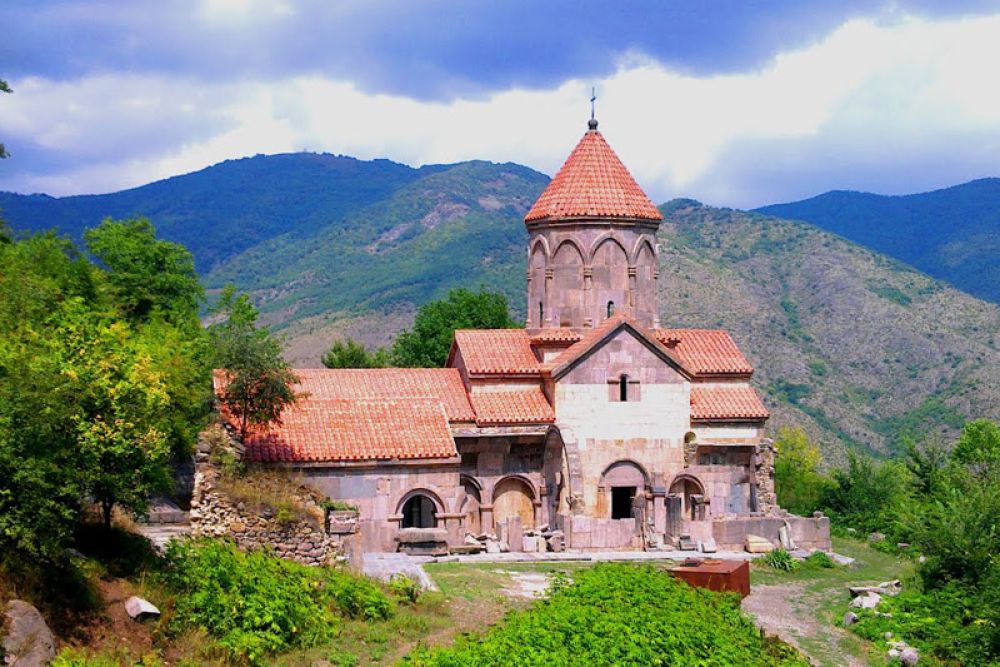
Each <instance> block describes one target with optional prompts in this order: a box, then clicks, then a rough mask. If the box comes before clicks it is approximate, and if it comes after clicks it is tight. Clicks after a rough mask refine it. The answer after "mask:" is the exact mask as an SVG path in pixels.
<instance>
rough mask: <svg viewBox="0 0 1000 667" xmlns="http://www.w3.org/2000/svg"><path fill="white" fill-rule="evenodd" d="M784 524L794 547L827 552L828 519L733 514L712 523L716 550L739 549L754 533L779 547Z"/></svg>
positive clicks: (829, 545) (828, 536)
mask: <svg viewBox="0 0 1000 667" xmlns="http://www.w3.org/2000/svg"><path fill="white" fill-rule="evenodd" d="M786 523H787V524H788V528H789V530H788V533H789V535H790V536H791V538H792V542H794V544H795V548H797V549H807V550H809V549H820V550H822V551H830V549H831V548H832V545H831V544H830V519H828V518H827V517H802V516H795V515H794V514H789V515H787V516H781V517H779V516H761V517H734V518H727V519H725V520H718V521H714V522H712V533H713V537H714V538H715V543H716V544H717V545H718V548H719V549H725V550H735V551H742V550H743V546H744V544H745V543H746V537H747V535H758V536H760V537H763V538H764V539H766V540H769V541H770V542H771V543H772V544H773V545H774V546H776V547H778V546H781V541H780V538H779V535H778V531H779V530H781V528H782V526H784V525H785V524H786Z"/></svg>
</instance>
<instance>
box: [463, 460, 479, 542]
mask: <svg viewBox="0 0 1000 667" xmlns="http://www.w3.org/2000/svg"><path fill="white" fill-rule="evenodd" d="M459 479H460V481H461V484H462V489H463V490H464V491H465V498H464V499H463V500H462V506H461V507H459V511H460V512H461V513H462V514H464V515H465V530H466V531H467V532H470V533H472V534H474V535H478V534H479V533H480V532H481V531H482V515H481V514H480V508H481V507H482V504H483V485H482V484H480V483H479V480H477V479H476V478H475V477H473V476H471V475H464V474H463V475H460V476H459Z"/></svg>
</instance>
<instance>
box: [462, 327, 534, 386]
mask: <svg viewBox="0 0 1000 667" xmlns="http://www.w3.org/2000/svg"><path fill="white" fill-rule="evenodd" d="M455 347H456V348H457V349H458V350H459V351H460V352H461V354H462V360H463V361H464V362H465V368H466V370H467V371H468V372H469V373H471V374H473V375H475V374H489V375H493V374H501V375H523V374H529V373H530V374H537V373H538V371H539V367H538V359H537V358H536V357H535V354H534V352H532V351H531V339H530V338H528V333H527V332H526V331H525V330H524V329H459V330H458V331H456V332H455ZM449 363H450V362H449Z"/></svg>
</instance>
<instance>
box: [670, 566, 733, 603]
mask: <svg viewBox="0 0 1000 667" xmlns="http://www.w3.org/2000/svg"><path fill="white" fill-rule="evenodd" d="M670 573H671V574H672V575H674V576H675V577H677V578H678V579H680V580H682V581H685V582H687V583H688V584H690V585H692V586H698V587H699V588H707V589H708V590H710V591H732V592H733V593H739V594H740V599H743V598H745V597H746V596H748V595H750V563H748V562H747V561H734V560H728V561H727V560H703V561H685V562H684V563H682V564H681V565H678V566H677V567H672V568H670Z"/></svg>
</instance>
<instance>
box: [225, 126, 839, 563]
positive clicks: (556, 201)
mask: <svg viewBox="0 0 1000 667" xmlns="http://www.w3.org/2000/svg"><path fill="white" fill-rule="evenodd" d="M661 220H662V215H661V214H660V211H659V210H658V209H657V208H656V207H655V206H654V205H653V203H652V202H651V201H650V200H649V198H648V197H647V196H646V194H645V193H644V192H643V191H642V189H641V188H640V187H639V185H638V184H637V183H636V182H635V180H633V178H632V176H631V175H630V174H629V171H628V170H627V169H626V168H625V166H624V165H623V164H622V162H621V161H620V160H619V159H618V156H617V155H616V154H615V152H614V151H613V150H612V149H611V147H610V146H609V145H608V143H607V141H605V139H604V137H603V136H602V134H601V133H600V132H599V131H598V129H597V121H596V120H593V119H591V120H590V122H589V127H588V130H587V132H586V133H585V134H584V135H583V138H582V139H581V140H580V142H579V143H578V144H577V146H576V148H574V149H573V152H572V153H570V155H569V158H568V159H567V160H566V162H565V164H564V165H563V166H562V168H561V169H560V170H559V172H558V174H557V175H556V176H555V178H554V179H553V180H552V181H551V182H550V183H549V185H548V187H547V188H546V189H545V191H544V192H543V193H542V194H541V196H540V197H539V198H538V200H537V201H536V202H535V204H534V206H533V207H532V208H531V210H530V211H529V212H528V214H527V215H526V216H525V218H524V223H525V226H526V227H527V231H528V247H527V253H528V264H527V267H528V270H527V295H528V299H527V303H528V309H527V310H528V315H527V322H526V327H525V328H524V329H495V330H461V331H456V332H455V337H454V341H453V342H452V347H451V352H450V354H449V357H448V362H447V364H446V367H445V368H433V369H422V368H387V369H357V370H334V369H311V368H310V369H298V370H296V371H295V372H296V374H297V375H298V376H299V378H300V380H301V383H300V386H298V387H297V390H298V391H300V392H304V393H305V394H307V396H306V397H305V398H303V399H301V400H300V401H299V402H298V404H296V405H295V406H294V407H290V408H288V409H286V410H285V412H284V413H283V415H282V423H281V424H280V425H274V426H272V427H271V428H270V429H269V430H266V431H260V432H256V433H253V434H251V435H250V436H249V437H248V438H247V441H246V442H244V443H243V445H244V448H245V454H244V456H245V459H246V460H247V461H249V462H254V463H257V464H261V465H266V466H274V467H280V468H285V469H292V470H295V471H296V472H297V473H298V474H299V475H300V476H301V477H302V478H303V479H305V481H306V483H307V484H309V485H310V486H312V487H314V488H315V489H317V490H318V491H320V492H321V493H322V494H325V495H326V496H328V497H330V498H332V499H337V500H343V501H346V502H349V503H351V504H353V505H355V506H357V507H358V508H359V510H360V515H359V521H358V526H359V530H358V535H357V539H359V540H360V544H361V548H362V549H363V550H364V551H396V550H403V551H410V552H414V553H417V552H420V551H421V550H426V549H427V548H428V546H430V547H432V548H434V547H437V548H447V547H449V546H450V547H458V546H459V545H462V544H463V543H464V542H465V540H466V539H467V535H468V534H472V535H482V534H500V535H506V536H508V539H509V541H511V544H510V548H511V549H512V550H517V549H519V548H520V546H521V545H520V542H518V544H516V545H515V544H514V543H513V538H510V537H509V536H512V535H513V536H517V539H518V540H520V535H521V534H522V533H523V531H532V530H537V531H538V532H539V533H542V532H545V533H546V534H548V533H552V532H554V531H561V534H562V536H563V539H564V544H565V547H566V548H571V549H582V550H586V549H635V548H644V547H645V548H650V547H654V548H655V547H657V546H660V547H662V546H664V545H667V546H670V545H678V544H679V543H681V542H684V543H685V545H686V544H689V543H697V542H699V541H704V542H710V541H712V540H714V542H715V544H716V545H717V546H718V548H720V549H726V548H731V549H742V548H743V545H744V540H745V539H746V536H747V535H748V534H752V535H759V536H763V537H765V538H766V539H768V540H770V541H772V542H773V543H774V544H775V545H777V544H778V543H779V534H780V535H781V537H782V538H783V539H785V540H786V541H787V539H789V538H791V539H792V540H794V542H795V543H796V545H797V546H799V547H803V548H822V549H829V547H830V538H829V523H828V520H827V519H825V518H823V517H818V518H813V517H810V518H803V517H796V516H793V515H790V514H788V513H787V512H785V511H784V510H781V509H780V508H779V507H778V505H777V500H776V498H775V493H774V467H773V463H774V454H775V452H774V449H773V446H772V443H771V441H770V440H768V439H766V438H764V425H765V422H766V420H767V418H768V411H767V409H766V408H765V406H764V404H763V403H762V402H761V399H760V397H759V396H758V394H757V392H756V391H755V390H754V388H753V387H752V386H751V378H752V375H753V367H752V366H751V365H750V363H749V362H748V361H747V359H746V357H745V356H744V355H743V353H742V352H741V351H740V349H739V347H737V345H736V343H735V342H734V341H733V339H732V338H731V337H730V335H729V334H728V333H727V332H726V331H721V330H709V329H665V328H662V327H661V326H660V319H659V312H660V309H659V306H660V304H659V303H658V293H659V291H658V288H657V281H658V268H657V262H658V259H657V256H658V254H659V246H658V244H657V238H656V233H657V228H658V226H659V224H660V222H661ZM541 545H542V548H544V542H541Z"/></svg>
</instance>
